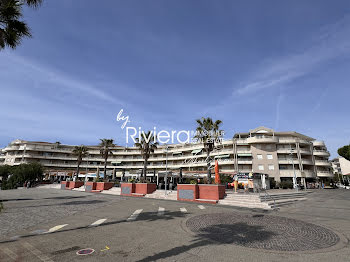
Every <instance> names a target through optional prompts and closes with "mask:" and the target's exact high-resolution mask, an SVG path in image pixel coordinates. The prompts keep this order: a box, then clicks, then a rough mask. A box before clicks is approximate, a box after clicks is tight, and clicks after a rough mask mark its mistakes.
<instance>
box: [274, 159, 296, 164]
mask: <svg viewBox="0 0 350 262" xmlns="http://www.w3.org/2000/svg"><path fill="white" fill-rule="evenodd" d="M293 163H294V165H299V160H298V159H297V158H295V159H293V162H292V160H291V159H288V158H279V159H278V164H282V165H292V164H293Z"/></svg>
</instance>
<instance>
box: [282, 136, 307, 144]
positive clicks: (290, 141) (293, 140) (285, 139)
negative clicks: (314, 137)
mask: <svg viewBox="0 0 350 262" xmlns="http://www.w3.org/2000/svg"><path fill="white" fill-rule="evenodd" d="M279 143H280V144H295V143H300V144H310V142H309V141H307V140H304V139H299V138H295V137H281V138H280V139H279Z"/></svg>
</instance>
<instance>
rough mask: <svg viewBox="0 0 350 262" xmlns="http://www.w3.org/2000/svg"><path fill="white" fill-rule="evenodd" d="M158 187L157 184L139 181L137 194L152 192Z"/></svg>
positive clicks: (136, 187) (136, 189)
mask: <svg viewBox="0 0 350 262" xmlns="http://www.w3.org/2000/svg"><path fill="white" fill-rule="evenodd" d="M156 189H157V184H147V183H137V184H135V192H133V193H136V194H142V195H147V194H152V193H153V192H154V191H156Z"/></svg>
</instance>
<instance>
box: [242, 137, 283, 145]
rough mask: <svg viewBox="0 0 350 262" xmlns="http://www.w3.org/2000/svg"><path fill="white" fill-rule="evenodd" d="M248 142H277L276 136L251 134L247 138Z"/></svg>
mask: <svg viewBox="0 0 350 262" xmlns="http://www.w3.org/2000/svg"><path fill="white" fill-rule="evenodd" d="M247 142H248V144H263V143H269V144H276V143H278V137H276V136H253V137H248V138H247Z"/></svg>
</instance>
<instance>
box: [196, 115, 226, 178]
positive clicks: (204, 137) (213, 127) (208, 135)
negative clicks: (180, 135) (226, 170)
mask: <svg viewBox="0 0 350 262" xmlns="http://www.w3.org/2000/svg"><path fill="white" fill-rule="evenodd" d="M196 122H197V128H196V135H195V136H194V138H195V139H197V141H198V142H200V143H203V144H204V149H205V151H206V153H207V176H208V183H211V172H210V152H211V151H213V149H214V146H215V141H217V140H218V139H219V138H220V137H221V136H222V130H220V129H219V128H220V125H221V124H222V121H221V120H216V121H213V119H211V118H210V117H207V118H204V117H202V118H201V119H197V120H196Z"/></svg>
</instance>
